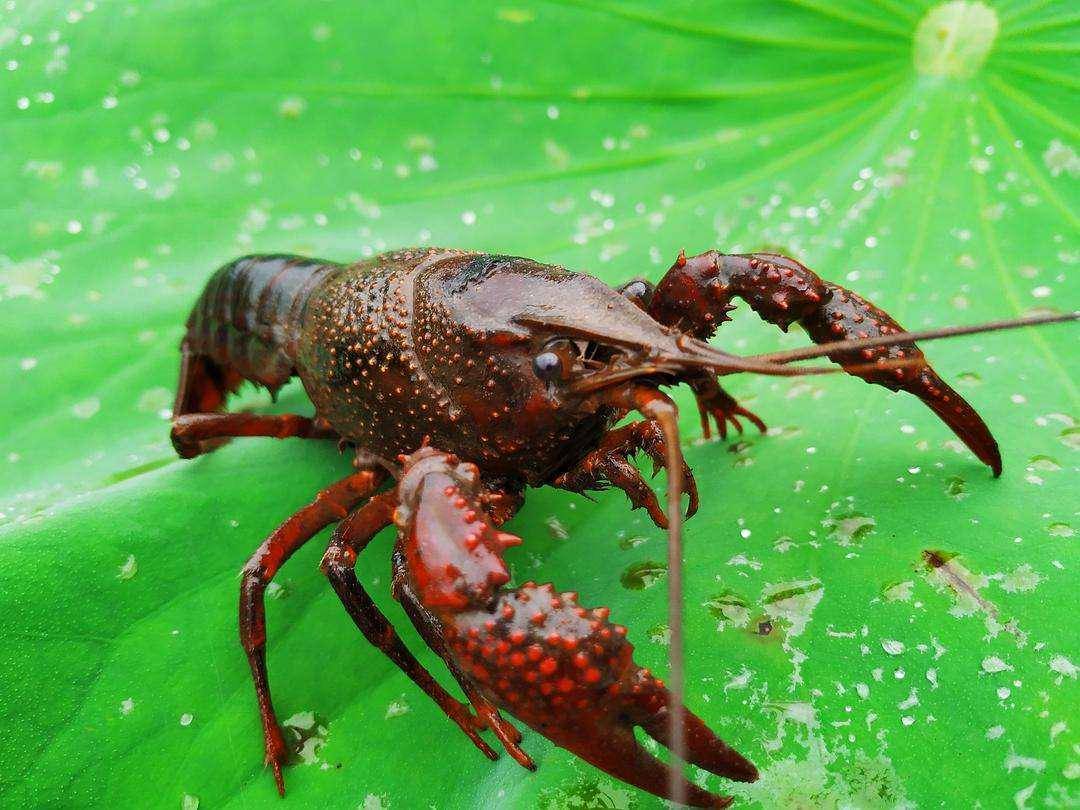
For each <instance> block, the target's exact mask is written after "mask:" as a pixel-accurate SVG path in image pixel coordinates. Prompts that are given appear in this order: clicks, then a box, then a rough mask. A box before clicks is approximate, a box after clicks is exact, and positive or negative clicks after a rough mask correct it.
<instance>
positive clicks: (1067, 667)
mask: <svg viewBox="0 0 1080 810" xmlns="http://www.w3.org/2000/svg"><path fill="white" fill-rule="evenodd" d="M1049 667H1050V670H1051V671H1052V672H1056V673H1057V674H1058V675H1060V676H1061V677H1059V678H1058V679H1057V684H1058V685H1059V686H1060V685H1061V682H1062V681H1063V680H1064V679H1065V678H1067V677H1068V678H1072V679H1073V680H1074V681H1075V680H1076V675H1077V672H1080V670H1078V669H1077V667H1076V665H1075V664H1074V663H1073V662H1072V661H1070V660H1069V659H1068V658H1066V657H1065V656H1064V655H1055V656H1054V657H1053V658H1051V659H1050V664H1049Z"/></svg>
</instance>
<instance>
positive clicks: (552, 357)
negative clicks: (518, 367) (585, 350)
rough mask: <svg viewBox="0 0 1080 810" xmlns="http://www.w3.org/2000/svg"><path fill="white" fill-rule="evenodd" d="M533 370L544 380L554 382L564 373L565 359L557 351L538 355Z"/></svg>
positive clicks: (534, 359) (533, 363) (534, 360)
mask: <svg viewBox="0 0 1080 810" xmlns="http://www.w3.org/2000/svg"><path fill="white" fill-rule="evenodd" d="M532 366H533V372H534V373H535V374H536V376H537V377H539V378H540V379H541V380H543V381H544V382H554V381H555V380H557V379H559V378H560V377H562V375H563V361H562V358H561V357H559V355H558V354H556V353H555V352H543V353H542V354H538V355H536V357H534V358H533V362H532Z"/></svg>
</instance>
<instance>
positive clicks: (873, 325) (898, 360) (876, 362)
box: [802, 282, 1001, 477]
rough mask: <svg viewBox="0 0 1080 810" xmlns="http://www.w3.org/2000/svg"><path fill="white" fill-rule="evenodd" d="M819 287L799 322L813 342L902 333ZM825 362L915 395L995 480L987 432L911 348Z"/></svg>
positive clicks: (850, 296)
mask: <svg viewBox="0 0 1080 810" xmlns="http://www.w3.org/2000/svg"><path fill="white" fill-rule="evenodd" d="M822 286H823V288H824V290H825V291H826V292H827V293H828V300H827V301H826V302H824V303H823V304H821V306H819V307H818V308H817V309H815V310H814V311H812V312H811V313H810V314H808V315H807V316H806V317H804V318H803V319H802V324H803V326H804V327H805V329H806V331H807V333H808V334H809V335H810V337H811V338H813V340H814V342H815V343H829V342H830V341H832V340H843V339H845V338H861V337H871V336H879V335H891V334H897V333H899V332H903V331H904V330H903V327H901V326H900V324H898V323H897V322H896V321H895V320H893V319H892V318H891V317H890V316H889V315H888V314H887V313H886V312H884V311H883V310H881V309H878V308H877V307H875V306H874V305H873V304H871V303H870V302H869V301H867V300H866V299H865V298H862V297H861V296H859V295H856V294H855V293H853V292H851V291H850V290H846V289H844V288H843V287H840V286H838V285H835V284H830V283H828V282H824V283H823V285H822ZM829 358H830V359H831V360H833V361H834V362H836V363H839V364H840V365H841V366H843V367H844V368H845V369H846V370H847V371H848V372H849V373H851V374H854V375H855V376H857V377H861V378H862V379H864V380H866V381H867V382H869V383H874V384H875V385H881V386H884V387H885V388H888V389H890V390H892V391H906V392H908V393H909V394H914V395H915V396H917V397H918V398H919V399H921V400H922V401H923V402H924V403H925V404H926V405H927V406H929V408H930V409H931V410H932V411H933V412H934V413H936V414H937V415H938V417H939V418H940V419H941V420H942V421H943V422H944V423H945V424H946V425H948V426H949V427H950V428H951V429H952V431H953V433H955V434H956V435H957V436H958V437H959V438H960V439H961V440H962V441H963V442H964V444H966V445H967V446H968V447H969V448H970V449H971V452H973V453H974V454H975V455H976V456H977V457H978V459H979V460H980V461H982V462H983V463H984V464H986V465H987V466H988V467H989V468H990V469H991V470H992V471H993V473H994V476H995V477H997V476H999V475H1001V452H1000V451H999V450H998V445H997V442H996V441H995V440H994V437H993V435H991V433H990V429H989V428H988V427H987V426H986V423H985V422H983V420H982V418H981V417H980V416H979V414H978V413H976V412H975V409H974V408H972V407H971V405H969V404H968V403H967V402H966V401H965V400H964V398H963V397H962V396H960V395H959V394H958V393H956V392H955V391H954V390H953V389H952V388H950V387H949V386H948V385H946V384H945V382H943V381H942V379H941V378H940V377H938V375H937V374H936V373H935V372H934V370H933V369H932V368H931V367H930V364H929V363H927V362H926V359H925V357H923V353H922V352H921V351H920V350H919V347H918V346H916V345H915V344H914V343H898V344H894V345H891V346H878V347H876V348H868V349H860V350H849V351H846V352H837V353H836V354H833V355H829ZM890 364H891V365H890Z"/></svg>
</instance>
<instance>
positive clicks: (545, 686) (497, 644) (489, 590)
mask: <svg viewBox="0 0 1080 810" xmlns="http://www.w3.org/2000/svg"><path fill="white" fill-rule="evenodd" d="M480 495H481V484H480V481H479V476H478V473H477V470H476V468H475V467H474V466H473V465H471V464H462V463H459V462H458V460H457V459H456V458H455V457H453V456H450V455H446V454H444V453H441V452H439V451H437V450H434V449H432V448H423V449H421V450H420V451H418V452H417V453H414V454H413V455H412V456H411V457H409V458H408V459H407V460H406V462H405V472H404V475H403V477H402V479H401V481H400V483H399V485H398V497H399V502H400V506H399V507H398V509H397V512H396V513H395V522H396V523H397V526H398V545H397V549H396V552H395V594H396V595H397V596H398V598H399V599H400V600H401V601H402V602H403V604H404V606H405V607H406V611H407V612H408V613H409V616H410V618H412V619H413V621H414V622H416V624H417V627H418V628H419V629H420V631H421V633H422V634H424V635H425V637H427V638H429V639H430V637H431V636H432V635H433V634H437V635H438V636H440V638H438V639H437V641H436V643H435V644H433V646H434V647H435V649H436V650H437V651H439V652H440V654H441V655H442V656H443V658H444V660H445V661H446V663H447V664H448V665H449V667H450V669H451V671H452V672H453V673H454V675H455V676H456V677H457V678H458V680H459V682H460V683H461V685H462V688H463V689H464V691H465V692H466V694H467V695H468V696H469V698H470V700H471V701H472V702H473V705H474V706H475V707H476V709H477V713H478V715H479V716H480V718H481V720H487V721H488V724H489V725H491V727H492V728H493V730H494V731H495V732H496V734H497V735H498V736H499V737H500V740H501V741H502V742H503V743H504V745H506V747H507V749H508V750H509V751H510V753H511V754H512V755H514V756H515V758H516V759H518V761H522V760H523V759H524V762H523V764H531V761H530V760H528V757H527V756H526V755H525V754H524V753H523V752H521V750H520V749H519V748H517V745H516V743H517V741H518V740H517V739H515V735H513V734H512V733H510V732H508V731H507V730H506V729H505V728H503V729H502V732H501V733H500V729H499V728H497V726H499V725H500V724H502V723H503V722H504V721H502V720H501V718H500V717H499V716H498V711H497V709H499V708H501V709H505V710H506V711H508V712H510V713H512V714H513V715H514V716H515V717H517V718H519V719H520V720H522V721H523V722H525V723H527V724H528V725H529V726H531V727H532V728H534V729H535V730H537V731H538V732H540V733H541V734H543V735H544V736H545V737H547V738H548V739H550V740H552V741H553V742H554V743H556V744H557V745H559V746H562V747H563V748H566V749H568V750H570V751H572V752H574V753H575V754H577V755H578V756H580V757H581V758H583V759H585V760H587V761H589V762H591V763H592V764H594V765H596V766H597V767H599V768H601V769H602V770H604V771H607V772H608V773H610V774H612V775H613V776H616V777H618V778H620V779H623V780H625V781H627V782H630V783H632V784H635V785H637V786H639V787H641V788H643V789H645V790H649V791H651V792H653V793H655V794H657V795H670V793H669V791H670V789H671V773H670V771H669V768H668V766H667V765H665V764H664V763H663V762H661V761H660V760H658V759H656V758H655V757H653V756H652V755H651V754H649V753H648V752H647V751H646V750H645V749H644V748H643V747H642V746H641V745H640V744H639V743H638V742H637V740H636V739H635V737H634V733H633V728H634V726H640V727H642V728H644V729H645V730H646V731H647V732H648V733H649V734H650V735H651V736H653V737H654V738H655V739H657V740H658V741H659V742H661V743H663V742H665V740H666V739H667V737H668V733H669V729H668V709H669V705H670V695H669V693H668V691H667V689H665V687H664V684H663V682H662V681H660V680H659V679H657V678H655V677H654V676H653V675H652V674H651V673H650V672H649V671H648V670H647V669H642V668H641V667H639V666H637V664H635V663H634V661H633V657H632V655H633V646H632V645H631V644H630V642H629V641H627V639H626V628H625V627H621V626H619V625H616V624H612V623H611V622H610V621H608V614H609V611H608V609H607V608H596V609H588V608H585V607H583V606H581V605H580V604H579V602H578V597H577V594H575V593H559V592H557V591H556V590H555V589H554V588H553V587H552V586H551V585H550V584H548V585H537V584H536V583H533V582H527V583H525V584H523V585H521V586H520V587H518V588H515V589H508V588H506V587H504V586H505V585H506V584H507V583H508V582H509V580H510V574H509V570H508V569H507V567H506V564H505V562H504V560H503V551H504V549H506V548H507V547H509V546H513V545H517V544H519V543H520V542H521V540H520V539H519V538H518V537H516V536H515V535H512V534H509V533H507V532H502V531H499V530H498V529H497V528H495V526H493V525H492V522H491V520H490V519H489V517H488V515H487V514H486V512H485V511H484V509H483V507H482V505H481V497H480ZM488 718H490V720H488ZM685 718H686V719H685V723H684V737H685V740H686V747H687V750H686V751H685V752H684V754H685V758H686V759H687V760H688V761H690V762H692V763H694V764H696V765H698V766H700V767H702V768H705V769H707V770H710V771H712V772H714V773H716V774H719V775H722V776H726V777H728V778H731V779H737V780H741V781H752V780H754V779H756V778H757V771H756V769H755V768H754V766H753V765H751V764H750V763H749V762H748V761H747V760H746V759H744V758H743V757H742V756H741V755H739V754H738V753H737V752H735V751H734V750H732V749H731V748H729V747H728V746H727V745H725V744H724V743H723V742H722V741H720V740H719V739H718V738H717V737H716V736H715V735H714V734H713V733H712V732H711V731H710V730H709V728H708V727H707V726H706V725H705V724H704V723H703V722H702V721H701V720H700V719H699V718H698V717H696V716H695V715H693V714H691V713H690V712H688V711H687V712H685ZM683 791H684V795H685V796H686V797H687V799H688V801H689V803H690V804H692V805H695V806H701V807H723V806H726V805H727V804H728V803H730V797H723V796H718V795H715V794H712V793H709V792H708V791H705V790H703V789H702V788H700V787H698V786H696V785H693V784H690V783H689V782H687V783H686V784H685V785H683Z"/></svg>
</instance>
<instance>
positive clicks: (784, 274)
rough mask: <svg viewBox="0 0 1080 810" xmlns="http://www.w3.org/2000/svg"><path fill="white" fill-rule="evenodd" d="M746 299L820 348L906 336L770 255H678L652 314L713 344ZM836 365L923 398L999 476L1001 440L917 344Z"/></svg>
mask: <svg viewBox="0 0 1080 810" xmlns="http://www.w3.org/2000/svg"><path fill="white" fill-rule="evenodd" d="M733 297H739V298H742V299H743V300H744V301H746V302H747V303H748V304H749V305H750V308H751V309H753V310H754V311H755V312H757V313H758V315H760V316H761V317H762V318H763V319H764V320H766V321H768V322H769V323H774V324H776V325H777V326H779V327H780V328H781V329H784V330H785V331H786V330H787V328H788V327H789V326H790V325H791V324H792V323H795V322H796V321H798V322H799V323H800V324H801V325H802V326H803V328H804V329H805V330H806V332H807V334H809V335H810V337H811V339H812V340H813V341H814V342H815V343H829V342H830V341H836V340H844V339H848V338H866V337H876V336H878V335H893V334H897V333H899V332H902V331H904V330H903V328H902V327H901V326H900V324H898V323H897V322H896V321H895V320H893V319H892V318H891V317H890V316H889V315H888V314H887V313H886V312H884V311H883V310H881V309H879V308H878V307H876V306H874V305H873V304H871V303H870V302H869V301H867V300H865V299H864V298H861V297H860V296H858V295H856V294H855V293H853V292H851V291H850V290H848V289H845V288H844V287H841V286H840V285H838V284H832V283H830V282H828V281H823V280H822V279H821V278H819V277H818V276H817V275H816V274H815V273H814V272H813V271H811V270H809V269H808V268H806V267H804V266H803V265H802V264H800V263H799V262H797V261H795V260H794V259H790V258H787V257H785V256H778V255H776V254H772V253H754V254H746V255H730V256H729V255H724V254H722V253H718V252H716V251H708V252H707V253H703V254H701V255H700V256H695V257H693V258H691V259H687V258H686V257H685V256H683V255H681V254H680V256H679V258H678V260H677V261H676V262H675V265H674V266H673V267H672V268H671V269H670V270H669V271H668V272H667V275H665V276H664V278H663V279H662V280H661V281H660V283H659V284H658V285H657V287H656V290H655V292H654V293H653V295H652V296H651V298H650V303H649V306H648V312H649V314H650V315H652V316H653V317H654V318H655V319H656V320H658V321H659V322H660V323H663V324H666V325H668V326H672V327H675V328H677V329H681V330H682V331H684V332H687V333H689V334H691V335H693V336H695V337H698V338H701V339H708V338H709V337H710V336H711V335H712V334H713V332H714V331H715V330H716V327H717V326H719V325H720V324H721V323H723V322H724V321H726V320H729V318H728V315H727V313H728V312H729V311H730V310H731V309H733V308H734V307H733V305H732V304H731V299H732V298H733ZM831 359H832V360H833V361H834V362H836V363H839V364H840V365H841V366H843V367H844V368H845V369H846V370H848V371H849V373H851V374H854V375H856V376H858V377H861V378H862V379H864V380H866V381H867V382H869V383H874V384H875V385H881V386H884V387H885V388H889V389H890V390H893V391H907V392H908V393H911V394H914V395H915V396H917V397H918V398H919V399H921V400H922V401H923V402H924V403H926V405H927V406H929V407H930V409H931V410H933V411H934V413H936V414H937V415H938V416H939V417H940V418H941V420H942V421H944V422H945V424H947V425H948V426H949V427H950V428H951V429H952V430H953V432H954V433H956V435H957V436H959V437H960V438H961V439H962V440H963V441H964V443H965V444H966V445H967V446H968V447H969V448H971V450H972V452H973V453H975V455H976V456H978V458H979V459H980V460H981V461H983V462H984V463H985V464H987V465H989V467H990V468H991V469H992V470H993V472H994V475H1000V473H1001V455H1000V453H999V452H998V447H997V442H996V441H995V440H994V437H993V436H992V435H991V434H990V431H989V429H988V428H987V427H986V425H985V424H984V423H983V421H982V419H981V418H980V417H979V415H978V414H977V413H976V412H975V410H974V409H973V408H972V407H971V406H970V405H969V404H968V403H967V402H965V401H964V399H963V398H962V397H961V396H960V395H959V394H957V393H956V392H955V391H954V390H953V389H952V388H950V387H949V386H948V385H946V384H945V382H943V381H942V380H941V378H940V377H938V376H937V374H935V373H934V370H933V369H932V368H931V367H930V364H929V363H927V362H926V360H925V359H924V357H923V354H922V352H921V351H919V348H918V347H917V346H916V345H915V344H914V343H901V344H894V345H891V346H879V347H876V348H869V349H862V350H859V351H848V352H838V353H837V354H835V355H833V356H831ZM877 364H881V365H877Z"/></svg>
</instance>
